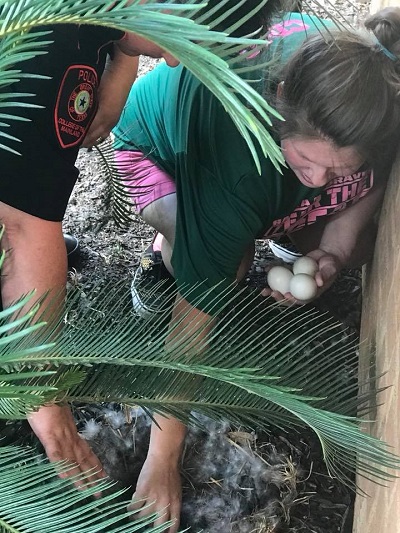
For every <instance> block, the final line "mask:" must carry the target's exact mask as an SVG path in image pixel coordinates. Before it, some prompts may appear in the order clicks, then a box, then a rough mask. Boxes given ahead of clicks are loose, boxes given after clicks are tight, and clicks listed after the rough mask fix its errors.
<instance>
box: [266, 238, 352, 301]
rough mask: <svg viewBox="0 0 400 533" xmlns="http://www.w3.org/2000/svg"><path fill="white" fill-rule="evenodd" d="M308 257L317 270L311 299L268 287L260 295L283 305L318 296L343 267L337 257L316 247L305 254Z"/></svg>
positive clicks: (327, 287)
mask: <svg viewBox="0 0 400 533" xmlns="http://www.w3.org/2000/svg"><path fill="white" fill-rule="evenodd" d="M307 256H308V257H312V259H314V260H315V261H316V262H317V264H318V270H317V272H316V273H315V276H314V278H315V282H316V284H317V287H318V290H317V294H316V295H315V296H314V298H312V299H311V300H298V299H296V298H294V297H293V295H292V294H291V293H290V292H287V293H285V294H282V293H280V292H278V291H272V290H271V289H270V288H265V289H263V290H262V291H261V295H262V296H265V297H266V296H272V298H274V299H275V300H276V301H277V302H282V303H283V304H284V305H293V304H297V305H303V304H306V303H309V302H310V301H312V300H314V299H315V298H318V297H319V296H320V295H321V294H322V293H323V292H325V291H326V290H327V289H329V287H330V286H331V285H332V283H333V282H334V281H335V279H336V277H337V275H338V274H339V272H340V270H341V269H342V268H343V265H342V263H341V262H340V260H339V258H338V257H337V256H335V255H333V254H331V253H328V252H325V251H324V250H322V249H320V248H318V249H317V250H313V251H312V252H310V253H308V254H307Z"/></svg>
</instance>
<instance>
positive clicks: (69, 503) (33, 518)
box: [0, 446, 170, 533]
mask: <svg viewBox="0 0 400 533" xmlns="http://www.w3.org/2000/svg"><path fill="white" fill-rule="evenodd" d="M70 468H71V467H70V466H66V465H65V464H64V465H62V464H60V465H58V472H60V473H62V472H67V471H68V470H69V469H70ZM78 478H79V479H80V480H84V479H85V478H86V476H85V475H81V476H76V477H75V478H74V479H72V480H71V478H69V479H60V478H58V477H57V475H56V472H55V468H54V466H53V465H51V464H48V463H46V462H45V460H44V459H43V457H42V456H35V455H33V453H32V452H31V451H29V450H26V449H23V448H19V447H16V446H4V447H0V531H2V532H3V533H44V532H45V533H128V532H129V533H132V532H134V531H140V532H141V533H161V532H162V531H165V530H166V529H167V528H168V527H169V525H170V523H168V524H164V525H163V526H158V527H151V524H152V523H153V522H154V520H155V518H156V515H155V514H152V515H151V516H148V517H146V518H140V519H139V518H136V519H135V514H134V513H127V512H126V506H127V504H128V502H127V501H121V496H122V495H123V493H124V492H125V491H124V490H119V491H117V492H114V494H108V495H102V496H101V497H100V498H97V499H96V500H93V499H91V497H93V496H94V495H95V494H96V493H98V492H100V491H106V490H107V489H110V488H111V487H113V486H114V485H115V483H112V482H109V481H101V482H99V483H98V484H96V485H95V486H92V487H88V488H87V489H85V490H84V491H82V490H81V491H78V490H77V489H76V488H75V487H74V486H73V484H72V483H73V481H76V480H78ZM128 517H131V518H132V519H133V520H132V521H129V520H128Z"/></svg>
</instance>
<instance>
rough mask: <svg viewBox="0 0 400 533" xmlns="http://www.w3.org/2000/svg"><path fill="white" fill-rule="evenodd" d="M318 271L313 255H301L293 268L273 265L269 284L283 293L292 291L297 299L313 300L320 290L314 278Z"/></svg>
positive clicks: (269, 275) (269, 274)
mask: <svg viewBox="0 0 400 533" xmlns="http://www.w3.org/2000/svg"><path fill="white" fill-rule="evenodd" d="M317 271H318V264H317V262H316V261H314V259H312V257H307V256H304V257H300V258H299V259H297V260H296V261H295V262H294V263H293V265H292V270H289V268H287V267H284V266H274V267H272V268H271V269H270V271H269V272H268V277H267V280H268V285H269V286H270V288H271V289H272V290H273V291H278V292H280V293H281V294H286V293H287V292H290V293H291V294H292V296H294V298H296V299H297V300H304V301H305V300H311V299H312V298H314V297H315V296H316V294H317V291H318V287H317V283H316V281H315V278H314V276H315V273H316V272H317Z"/></svg>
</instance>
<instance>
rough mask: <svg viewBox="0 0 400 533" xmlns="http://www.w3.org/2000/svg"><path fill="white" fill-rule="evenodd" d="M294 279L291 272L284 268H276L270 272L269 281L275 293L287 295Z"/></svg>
mask: <svg viewBox="0 0 400 533" xmlns="http://www.w3.org/2000/svg"><path fill="white" fill-rule="evenodd" d="M292 278H293V274H292V272H291V271H290V270H288V269H287V268H285V267H283V266H274V267H272V268H271V269H270V271H269V272H268V276H267V281H268V285H269V286H270V288H271V289H272V290H273V291H278V292H280V293H281V294H285V293H286V292H289V291H290V289H289V286H290V280H291V279H292Z"/></svg>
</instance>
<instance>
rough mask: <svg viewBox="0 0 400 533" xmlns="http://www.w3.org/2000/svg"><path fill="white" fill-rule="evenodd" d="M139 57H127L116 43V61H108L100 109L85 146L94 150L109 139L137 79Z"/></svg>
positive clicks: (101, 89) (100, 95)
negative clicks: (100, 141) (102, 141)
mask: <svg viewBox="0 0 400 533" xmlns="http://www.w3.org/2000/svg"><path fill="white" fill-rule="evenodd" d="M138 64H139V58H138V57H131V56H128V55H126V54H124V53H123V52H122V51H121V50H120V49H119V47H118V43H114V55H113V58H112V59H110V58H109V60H108V61H107V64H106V67H105V70H104V73H103V75H102V78H101V82H100V86H99V108H98V110H97V113H96V116H95V118H94V120H93V122H92V124H91V126H90V128H89V131H88V133H87V135H86V137H85V139H84V142H83V144H82V146H83V147H84V148H90V147H92V146H93V145H95V144H98V142H99V139H100V138H101V139H103V140H104V139H106V138H107V137H108V135H109V134H110V132H111V130H112V129H113V127H114V126H115V125H116V124H117V122H118V119H119V117H120V115H121V113H122V110H123V108H124V105H125V102H126V99H127V98H128V94H129V91H130V90H131V87H132V84H133V82H134V81H135V79H136V76H137V69H138Z"/></svg>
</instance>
